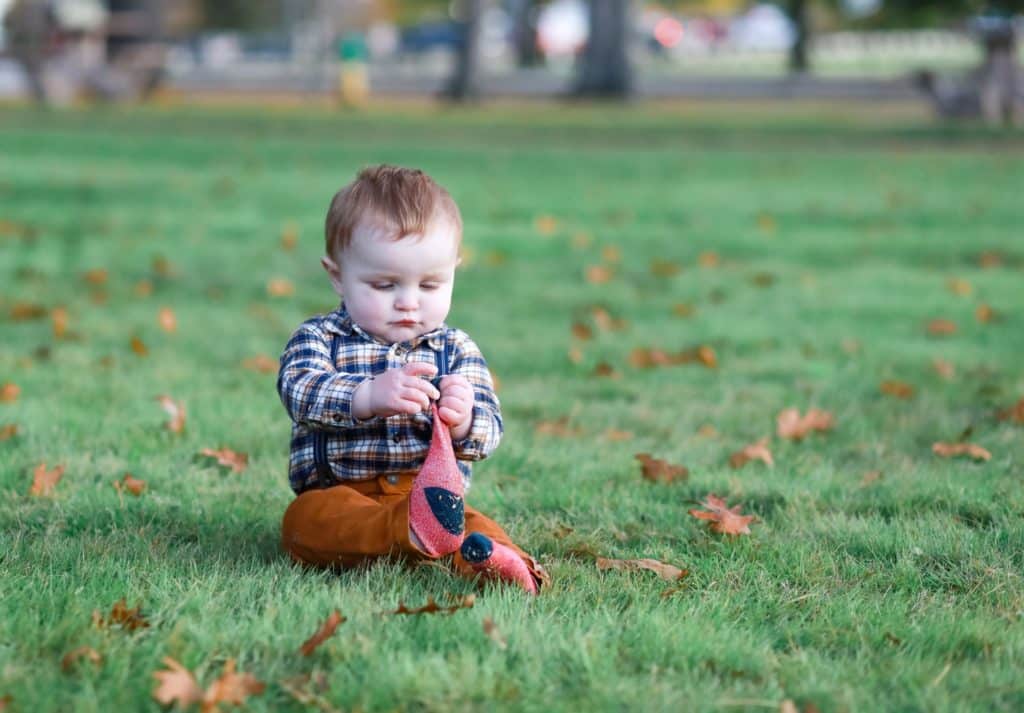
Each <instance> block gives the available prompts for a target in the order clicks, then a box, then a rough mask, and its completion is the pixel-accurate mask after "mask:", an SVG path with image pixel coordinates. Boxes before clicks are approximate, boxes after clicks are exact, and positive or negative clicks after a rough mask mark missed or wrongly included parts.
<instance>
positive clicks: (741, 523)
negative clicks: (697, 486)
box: [688, 493, 757, 535]
mask: <svg viewBox="0 0 1024 713" xmlns="http://www.w3.org/2000/svg"><path fill="white" fill-rule="evenodd" d="M700 505H701V507H703V508H705V509H706V510H697V509H696V508H694V509H691V510H689V511H688V512H689V513H690V514H691V515H693V516H694V517H695V518H698V519H700V520H709V521H710V522H709V527H710V529H711V531H712V532H717V533H720V534H722V535H749V534H750V523H752V522H756V521H757V517H756V516H754V515H740V514H739V512H740V510H741V509H742V507H741V506H740V505H736V506H734V507H732V508H729V507H727V506H726V504H725V501H724V500H722V498H720V497H718V496H716V495H715V494H714V493H709V494H708V496H707V497H706V498H705V499H704V502H702V503H700Z"/></svg>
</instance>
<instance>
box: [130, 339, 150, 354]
mask: <svg viewBox="0 0 1024 713" xmlns="http://www.w3.org/2000/svg"><path fill="white" fill-rule="evenodd" d="M132 351H133V352H135V353H136V354H137V355H138V356H140V357H144V356H146V355H148V354H149V349H148V348H147V347H146V343H145V342H143V341H142V340H141V339H139V338H138V337H134V336H133V337H132Z"/></svg>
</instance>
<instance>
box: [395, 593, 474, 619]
mask: <svg viewBox="0 0 1024 713" xmlns="http://www.w3.org/2000/svg"><path fill="white" fill-rule="evenodd" d="M474 603H476V596H475V595H473V594H467V595H465V596H464V597H462V598H461V599H459V600H458V601H456V602H455V603H454V604H452V605H451V606H447V607H442V606H441V605H439V604H438V603H437V602H436V601H434V598H433V597H427V603H426V604H424V605H423V606H421V607H416V608H415V609H410V608H409V607H407V606H405V603H404V602H398V608H397V609H395V610H394V611H389V612H383V613H384V614H391V615H396V614H406V615H412V614H437V613H441V614H453V613H455V612H456V611H458V610H459V609H472V608H473V604H474Z"/></svg>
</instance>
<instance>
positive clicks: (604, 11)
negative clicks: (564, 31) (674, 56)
mask: <svg viewBox="0 0 1024 713" xmlns="http://www.w3.org/2000/svg"><path fill="white" fill-rule="evenodd" d="M589 5H590V37H589V38H588V39H587V46H586V48H585V49H584V51H583V58H582V63H581V66H580V71H579V76H578V78H577V80H576V84H575V86H574V87H573V90H572V94H573V95H575V96H578V97H615V98H624V97H627V96H629V95H630V94H631V93H632V90H633V75H632V71H631V69H630V66H629V55H628V40H629V35H630V30H631V29H632V22H631V20H632V17H631V13H630V0H590V3H589Z"/></svg>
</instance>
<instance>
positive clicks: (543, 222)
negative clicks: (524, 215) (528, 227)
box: [533, 215, 558, 235]
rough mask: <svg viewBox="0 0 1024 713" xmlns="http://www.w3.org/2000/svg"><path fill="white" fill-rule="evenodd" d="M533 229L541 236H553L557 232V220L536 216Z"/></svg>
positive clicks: (550, 217) (546, 216)
mask: <svg viewBox="0 0 1024 713" xmlns="http://www.w3.org/2000/svg"><path fill="white" fill-rule="evenodd" d="M533 227H534V228H535V229H536V230H537V232H538V233H540V234H541V235H553V234H554V233H555V231H556V230H558V219H557V218H554V217H553V216H550V215H538V216H537V217H536V219H534V221H533Z"/></svg>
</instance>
